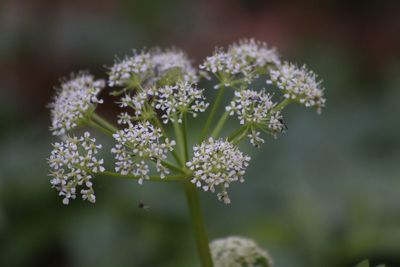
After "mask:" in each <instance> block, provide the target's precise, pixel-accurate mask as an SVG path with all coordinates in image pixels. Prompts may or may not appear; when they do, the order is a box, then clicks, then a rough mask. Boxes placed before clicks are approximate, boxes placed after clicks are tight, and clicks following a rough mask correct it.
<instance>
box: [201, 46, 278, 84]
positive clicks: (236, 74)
mask: <svg viewBox="0 0 400 267" xmlns="http://www.w3.org/2000/svg"><path fill="white" fill-rule="evenodd" d="M279 64H280V60H279V56H278V54H277V52H276V50H275V49H271V48H268V46H267V44H266V43H262V42H257V41H255V40H253V39H250V40H248V39H244V40H241V41H239V42H238V43H235V44H233V45H231V46H230V47H229V49H228V50H227V51H226V52H225V51H223V50H222V49H217V50H216V52H215V53H214V55H212V56H209V57H207V58H206V59H205V61H204V62H203V64H201V65H200V69H203V70H205V71H208V72H211V73H213V74H214V75H216V76H217V77H218V78H219V79H221V82H224V84H223V85H224V86H232V85H233V84H234V83H235V82H238V81H239V80H240V79H243V80H244V81H245V82H247V83H251V82H252V81H253V80H254V79H255V78H257V77H258V74H259V73H258V71H260V69H265V70H264V71H265V72H266V67H268V66H269V65H272V66H275V65H279ZM264 74H266V73H264ZM217 88H218V87H217Z"/></svg>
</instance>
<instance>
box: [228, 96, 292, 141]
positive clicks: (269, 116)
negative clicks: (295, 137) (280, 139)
mask: <svg viewBox="0 0 400 267" xmlns="http://www.w3.org/2000/svg"><path fill="white" fill-rule="evenodd" d="M275 106H276V104H275V103H274V102H272V100H271V96H270V95H269V94H267V93H266V92H265V90H261V91H253V90H241V91H235V97H234V98H233V101H232V102H231V103H230V105H229V106H227V107H226V111H228V112H229V115H231V116H232V115H235V114H236V115H237V117H238V119H239V121H240V124H242V125H248V126H249V127H250V131H251V133H250V134H249V135H248V137H249V138H250V142H251V144H252V145H254V146H256V147H258V146H259V145H260V144H261V143H264V140H263V139H262V138H261V137H259V136H260V133H259V132H258V131H257V130H258V129H260V130H262V131H264V132H268V133H270V134H272V135H273V136H275V137H276V135H277V134H278V133H280V132H282V131H283V130H284V128H285V126H284V124H283V119H282V115H281V114H280V112H279V111H275V110H274V107H275Z"/></svg>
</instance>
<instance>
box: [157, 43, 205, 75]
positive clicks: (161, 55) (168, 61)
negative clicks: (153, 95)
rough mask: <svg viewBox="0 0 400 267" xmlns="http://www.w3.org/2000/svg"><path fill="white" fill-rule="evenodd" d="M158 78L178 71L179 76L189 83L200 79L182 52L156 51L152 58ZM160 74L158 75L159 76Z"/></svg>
mask: <svg viewBox="0 0 400 267" xmlns="http://www.w3.org/2000/svg"><path fill="white" fill-rule="evenodd" d="M151 61H152V64H153V66H154V69H155V71H156V76H161V77H162V76H164V75H165V74H167V73H168V72H169V71H170V70H174V69H175V70H177V71H178V75H182V79H183V80H184V81H188V82H197V80H198V77H197V74H196V70H195V68H194V67H193V66H192V64H191V62H190V60H189V58H188V57H187V55H186V54H185V53H184V52H183V51H180V50H169V51H165V52H162V51H156V52H154V53H153V55H152V57H151ZM157 74H158V75H157Z"/></svg>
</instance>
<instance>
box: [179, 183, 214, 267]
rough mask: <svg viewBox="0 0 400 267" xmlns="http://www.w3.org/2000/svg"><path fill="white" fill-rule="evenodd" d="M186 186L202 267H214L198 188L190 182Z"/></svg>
mask: <svg viewBox="0 0 400 267" xmlns="http://www.w3.org/2000/svg"><path fill="white" fill-rule="evenodd" d="M184 186H185V192H186V200H187V203H188V205H189V210H190V217H191V220H192V226H193V230H194V234H195V237H196V242H197V250H198V253H199V256H200V261H201V266H202V267H213V261H212V258H211V253H210V247H209V245H208V237H207V233H206V230H205V225H204V219H203V213H202V211H201V205H200V199H199V196H198V193H197V190H196V187H195V186H194V185H193V184H192V183H190V182H189V181H188V182H185V184H184Z"/></svg>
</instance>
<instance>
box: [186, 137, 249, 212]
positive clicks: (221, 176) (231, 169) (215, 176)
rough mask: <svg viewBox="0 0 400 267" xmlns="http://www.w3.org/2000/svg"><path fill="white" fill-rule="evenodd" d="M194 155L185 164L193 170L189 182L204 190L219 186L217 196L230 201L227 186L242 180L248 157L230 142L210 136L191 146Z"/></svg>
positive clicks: (212, 189)
mask: <svg viewBox="0 0 400 267" xmlns="http://www.w3.org/2000/svg"><path fill="white" fill-rule="evenodd" d="M193 151H194V156H193V158H192V160H191V161H189V162H187V163H186V166H187V167H188V168H189V169H190V170H191V171H192V172H193V177H192V179H191V182H192V183H193V184H195V185H196V186H197V187H201V188H202V189H203V190H204V191H208V190H210V191H211V192H215V187H217V186H220V188H221V192H219V193H218V195H217V196H218V198H219V199H220V200H223V201H224V202H225V203H226V204H229V203H230V199H229V196H228V193H227V188H228V187H229V185H230V183H232V182H236V181H240V182H244V178H243V176H244V173H245V170H246V168H247V166H248V165H249V161H250V157H249V156H246V155H243V153H242V152H241V151H240V150H239V149H238V148H237V147H235V146H234V145H233V144H232V143H230V142H228V141H226V140H223V139H218V140H214V139H213V138H212V137H210V138H209V139H208V141H204V142H202V143H201V144H200V145H197V146H194V147H193Z"/></svg>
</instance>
